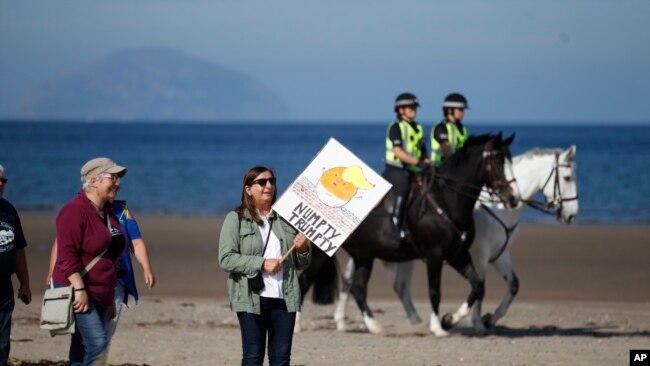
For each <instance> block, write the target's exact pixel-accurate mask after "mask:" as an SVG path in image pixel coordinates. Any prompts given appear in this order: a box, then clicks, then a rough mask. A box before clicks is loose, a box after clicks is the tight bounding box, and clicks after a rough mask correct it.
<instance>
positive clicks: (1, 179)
mask: <svg viewBox="0 0 650 366" xmlns="http://www.w3.org/2000/svg"><path fill="white" fill-rule="evenodd" d="M8 181H9V179H7V178H0V182H2V184H7V182H8Z"/></svg>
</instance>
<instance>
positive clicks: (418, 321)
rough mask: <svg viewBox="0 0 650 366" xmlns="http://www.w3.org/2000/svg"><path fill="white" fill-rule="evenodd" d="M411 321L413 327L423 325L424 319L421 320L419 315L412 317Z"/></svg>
mask: <svg viewBox="0 0 650 366" xmlns="http://www.w3.org/2000/svg"><path fill="white" fill-rule="evenodd" d="M409 321H410V322H411V325H418V324H422V319H420V317H419V316H417V315H414V316H412V317H410V318H409Z"/></svg>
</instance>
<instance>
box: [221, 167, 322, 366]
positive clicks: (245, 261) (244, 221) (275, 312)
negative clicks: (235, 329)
mask: <svg viewBox="0 0 650 366" xmlns="http://www.w3.org/2000/svg"><path fill="white" fill-rule="evenodd" d="M275 183H276V178H275V175H274V174H273V171H272V170H271V169H269V168H266V167H254V168H251V169H250V170H248V171H247V172H246V174H245V175H244V181H243V187H242V195H241V203H240V204H239V206H238V207H237V208H236V209H235V210H234V211H232V212H230V213H228V215H227V216H226V219H225V221H224V223H223V227H222V228H221V235H220V237H219V265H220V266H221V268H223V269H224V270H225V271H226V272H228V273H229V275H228V295H229V297H230V308H231V309H232V311H234V312H236V313H237V318H238V319H239V327H240V329H241V336H242V353H243V355H242V365H262V363H263V362H264V353H265V350H266V347H265V344H266V337H267V335H268V337H269V341H268V348H269V350H268V351H269V364H270V365H289V360H290V358H291V342H292V339H293V326H294V323H295V320H296V312H297V311H300V297H301V296H300V286H299V284H298V273H297V271H298V270H300V269H303V268H305V267H307V266H308V265H309V262H310V261H311V251H310V249H309V242H308V240H307V237H305V235H304V234H303V233H299V232H298V231H297V230H295V229H294V228H293V227H292V226H291V225H289V224H288V223H287V222H286V221H285V220H284V219H283V218H281V217H280V216H278V215H277V214H276V213H275V212H274V211H272V210H271V205H273V203H274V202H275V199H276V196H277V191H276V186H275ZM294 249H295V250H294ZM283 254H284V256H283Z"/></svg>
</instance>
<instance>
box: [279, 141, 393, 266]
mask: <svg viewBox="0 0 650 366" xmlns="http://www.w3.org/2000/svg"><path fill="white" fill-rule="evenodd" d="M390 188H391V184H390V183H388V182H387V181H386V180H385V179H384V178H382V177H381V176H380V175H379V174H377V173H375V172H374V171H373V170H372V169H371V168H370V167H368V166H367V165H366V164H365V163H364V162H363V161H362V160H361V159H359V158H358V157H356V156H355V155H354V154H353V153H352V152H350V151H349V150H348V149H346V148H345V146H343V145H342V144H341V143H339V142H338V141H336V140H335V139H334V138H330V139H329V141H328V142H327V143H326V144H325V146H324V147H323V149H322V150H321V151H320V152H319V153H318V154H317V155H316V157H315V158H314V159H313V160H312V162H311V163H310V164H309V165H308V166H307V168H306V169H305V170H304V171H303V172H302V173H301V174H300V175H299V176H298V178H296V180H295V181H294V182H293V183H292V184H291V185H290V186H289V188H287V190H286V191H285V192H284V194H282V196H281V197H280V199H278V200H277V202H276V203H275V204H274V205H273V210H274V211H275V212H277V213H278V214H279V215H280V216H282V217H283V218H284V219H285V220H287V221H288V222H289V223H290V224H291V225H293V226H294V227H295V228H296V229H298V230H300V231H302V232H303V233H305V235H306V236H307V237H308V238H309V240H310V241H311V242H312V243H314V244H315V245H317V246H318V247H319V248H321V249H322V250H323V251H324V252H325V253H327V254H328V255H330V256H332V255H334V253H335V252H336V250H337V249H338V248H339V247H340V246H341V245H342V244H343V242H344V241H345V239H347V237H348V236H350V234H352V232H353V231H354V229H356V228H357V226H359V224H360V223H361V221H363V219H365V218H366V216H367V215H368V213H370V211H371V210H372V209H373V208H374V207H375V206H376V205H377V203H379V201H380V200H381V199H382V198H383V197H384V195H385V194H386V193H387V192H388V191H389V190H390Z"/></svg>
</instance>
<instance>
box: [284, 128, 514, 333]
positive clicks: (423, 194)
mask: <svg viewBox="0 0 650 366" xmlns="http://www.w3.org/2000/svg"><path fill="white" fill-rule="evenodd" d="M513 139H514V135H513V136H511V137H510V138H508V139H505V140H504V139H502V137H501V134H499V135H480V136H472V137H470V138H469V139H468V140H467V142H466V143H465V146H464V148H463V149H461V150H460V151H458V152H457V153H456V154H454V155H453V156H451V157H450V158H449V160H448V161H447V162H446V163H445V164H443V166H442V167H440V168H439V169H438V170H437V171H436V172H435V178H434V179H431V180H430V182H429V183H426V182H425V183H423V185H422V188H423V189H422V190H421V191H420V192H418V193H414V194H413V196H414V198H413V199H412V201H411V203H410V205H409V208H408V209H407V213H406V215H407V217H406V221H407V224H408V228H409V235H408V236H407V238H405V239H401V240H400V239H398V238H396V237H395V236H394V235H393V234H392V226H391V222H390V215H389V208H390V207H392V205H393V203H392V202H391V199H390V197H391V196H392V195H391V194H389V198H387V199H386V200H385V202H384V203H383V205H382V206H381V207H379V208H377V209H375V210H373V212H371V214H370V215H369V216H368V217H367V218H366V219H365V220H364V221H363V222H362V223H361V224H360V225H359V227H358V228H357V229H356V230H355V231H354V233H352V235H351V236H350V237H349V238H348V239H347V240H346V241H345V243H344V244H343V246H342V248H343V249H344V250H345V251H346V252H347V253H348V254H349V255H350V257H351V260H352V262H353V266H352V269H351V272H350V273H349V274H348V275H349V276H348V277H349V278H350V279H351V282H350V283H349V286H346V287H348V288H346V291H345V292H347V290H349V291H350V292H351V293H352V296H353V297H354V299H355V300H356V302H357V305H358V307H359V309H360V310H361V312H362V315H363V319H364V323H365V324H366V326H367V328H368V330H369V331H370V332H372V333H381V332H382V327H381V325H380V324H379V322H377V320H376V319H375V318H374V316H373V313H372V311H371V310H370V307H369V306H368V304H367V302H366V297H367V288H368V281H369V279H370V275H371V273H372V267H373V262H374V259H375V258H378V259H382V260H384V261H387V262H406V261H412V260H414V259H423V260H424V261H425V262H426V266H427V277H428V286H429V295H430V301H431V306H432V314H431V325H430V330H431V332H433V333H434V334H435V335H437V336H444V335H447V332H446V331H445V330H444V329H443V328H442V326H441V323H440V321H439V319H438V315H437V314H438V309H439V306H440V277H441V274H442V264H443V261H445V260H446V261H447V262H448V263H449V264H451V265H452V266H453V267H454V268H455V269H456V270H457V271H459V272H460V273H461V274H462V275H463V276H464V277H466V278H467V279H468V280H469V281H470V283H471V285H472V290H471V292H470V295H469V297H468V300H467V302H468V303H469V304H473V302H474V301H475V300H476V299H478V298H479V297H480V295H481V294H482V292H483V290H482V289H483V284H482V283H481V282H480V277H479V276H478V273H477V272H476V270H475V269H474V267H473V265H472V263H471V259H470V255H469V251H468V250H469V244H470V243H471V242H472V240H473V237H474V222H473V216H472V210H473V207H474V204H475V202H476V200H477V198H478V196H479V193H480V191H481V187H483V186H487V187H490V189H491V191H492V192H493V193H494V194H495V195H496V196H497V197H499V198H500V199H501V200H502V201H503V202H504V204H505V205H507V206H508V207H511V206H512V207H513V206H515V205H517V198H516V197H515V195H514V192H513V190H512V188H511V187H510V184H509V182H508V180H507V179H506V177H505V174H504V164H505V162H506V161H508V160H509V159H510V150H509V145H510V143H511V142H512V140H513ZM334 260H335V259H334V258H330V257H329V256H327V255H326V254H324V253H322V251H320V250H315V251H314V253H313V258H312V265H310V267H308V268H307V269H306V270H305V271H303V273H301V275H300V278H301V280H300V283H301V291H302V293H303V294H305V293H306V292H307V290H308V289H309V285H310V283H311V282H313V281H315V280H316V278H320V281H321V282H322V281H324V280H323V279H322V277H324V276H329V278H330V281H334V280H335V279H336V277H337V276H336V274H334V276H332V271H319V269H320V268H322V266H323V263H328V262H330V263H331V262H333V261H334ZM329 268H331V265H330V267H329ZM330 283H331V282H330ZM325 287H327V286H325ZM321 288H323V286H321ZM329 288H330V289H332V288H333V286H330V287H329ZM314 291H315V295H316V292H317V291H318V288H317V287H315V288H314ZM345 292H343V296H346V295H345ZM315 297H319V296H317V295H316V296H315ZM346 300H347V299H345V298H341V299H340V300H339V301H343V302H345V301H346ZM470 306H471V305H470ZM335 320H336V322H337V328H338V329H339V330H344V329H345V322H344V319H342V318H335ZM297 324H298V325H297V329H296V330H299V322H297Z"/></svg>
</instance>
